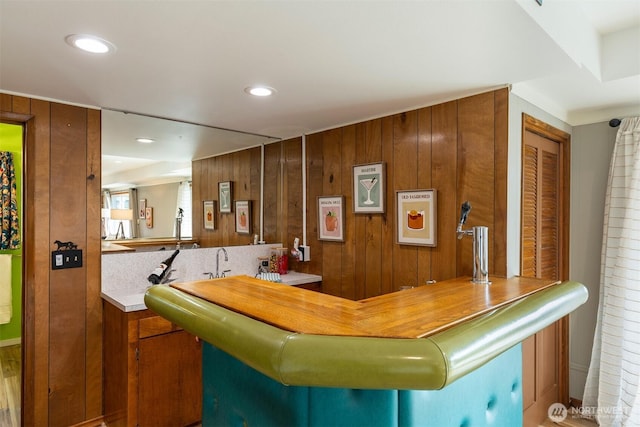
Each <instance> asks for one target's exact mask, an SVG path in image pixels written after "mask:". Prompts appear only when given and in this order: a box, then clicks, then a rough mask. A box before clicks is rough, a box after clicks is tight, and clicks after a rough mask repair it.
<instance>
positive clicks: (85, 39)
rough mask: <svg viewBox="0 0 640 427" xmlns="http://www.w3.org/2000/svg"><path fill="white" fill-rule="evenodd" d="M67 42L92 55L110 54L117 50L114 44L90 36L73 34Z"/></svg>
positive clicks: (66, 39)
mask: <svg viewBox="0 0 640 427" xmlns="http://www.w3.org/2000/svg"><path fill="white" fill-rule="evenodd" d="M65 41H66V42H67V43H68V44H69V45H70V46H73V47H76V48H78V49H81V50H84V51H85V52H90V53H109V52H113V51H115V50H116V47H115V46H114V45H113V43H110V42H108V41H106V40H103V39H101V38H99V37H96V36H91V35H88V34H71V35H69V36H67V37H66V38H65Z"/></svg>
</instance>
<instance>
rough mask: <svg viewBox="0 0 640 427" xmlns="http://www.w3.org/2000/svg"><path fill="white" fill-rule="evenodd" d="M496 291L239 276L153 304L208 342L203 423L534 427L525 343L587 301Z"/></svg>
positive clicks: (460, 283) (160, 291)
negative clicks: (527, 407)
mask: <svg viewBox="0 0 640 427" xmlns="http://www.w3.org/2000/svg"><path fill="white" fill-rule="evenodd" d="M492 280H493V284H492V285H478V284H473V283H471V282H470V281H469V278H459V279H455V280H447V281H443V282H440V283H437V284H434V285H426V286H421V287H417V288H412V289H408V290H402V291H398V292H394V293H390V294H386V295H381V296H377V297H374V298H369V299H365V300H361V301H351V300H347V299H344V298H339V297H335V296H330V295H324V294H320V293H317V292H313V291H307V290H303V289H296V288H293V287H290V286H284V285H280V284H276V283H270V282H264V281H261V280H257V279H254V278H251V277H246V276H236V277H229V278H223V279H215V280H205V281H197V282H190V283H180V284H175V285H172V286H154V287H151V288H150V289H149V290H148V291H147V293H146V295H145V304H146V305H147V307H149V308H150V309H151V310H153V311H156V312H157V313H159V314H160V315H161V316H163V317H166V318H167V319H168V320H170V321H171V322H173V323H176V324H178V325H180V326H181V327H183V328H184V329H185V330H187V331H189V332H191V333H192V334H194V335H196V336H199V337H201V338H202V339H203V340H204V341H205V345H204V346H203V400H202V402H203V420H202V421H203V425H207V426H209V425H211V426H217V425H220V426H226V425H273V426H277V425H291V426H300V427H303V426H306V427H311V426H324V425H334V426H341V425H344V426H348V425H367V426H380V427H388V426H398V427H399V426H407V427H411V426H433V427H436V426H437V427H442V426H461V425H481V426H482V425H487V426H489V425H505V426H506V425H509V426H511V425H521V424H522V387H521V384H522V353H521V346H520V343H521V342H522V341H523V340H524V339H526V338H527V337H529V336H531V335H533V334H534V333H536V332H538V331H540V330H541V329H543V328H545V327H546V326H548V325H549V324H551V323H553V322H555V321H556V320H558V319H559V318H561V317H563V316H565V315H567V314H568V313H570V312H571V311H573V310H574V309H575V308H577V307H578V306H580V305H581V304H583V303H584V302H585V301H586V299H587V290H586V288H585V287H584V286H583V285H582V284H580V283H576V282H564V283H558V282H555V281H548V280H536V279H524V278H511V279H500V278H492ZM264 402H269V404H268V405H265V404H263V403H264ZM328 408H331V410H328Z"/></svg>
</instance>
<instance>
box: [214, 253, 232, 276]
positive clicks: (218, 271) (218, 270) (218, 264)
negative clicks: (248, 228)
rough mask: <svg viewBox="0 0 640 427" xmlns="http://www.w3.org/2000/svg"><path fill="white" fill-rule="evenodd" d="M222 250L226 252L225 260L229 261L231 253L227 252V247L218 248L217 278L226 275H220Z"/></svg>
mask: <svg viewBox="0 0 640 427" xmlns="http://www.w3.org/2000/svg"><path fill="white" fill-rule="evenodd" d="M220 251H222V252H224V260H225V261H229V254H227V250H226V249H225V248H220V249H218V252H216V279H217V278H219V277H224V273H222V276H220ZM227 271H228V270H227Z"/></svg>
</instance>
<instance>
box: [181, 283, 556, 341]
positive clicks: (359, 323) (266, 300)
mask: <svg viewBox="0 0 640 427" xmlns="http://www.w3.org/2000/svg"><path fill="white" fill-rule="evenodd" d="M492 280H493V284H492V285H488V286H487V285H477V284H473V283H471V282H470V278H468V277H464V278H458V279H453V280H447V281H443V282H440V283H436V284H433V285H425V286H420V287H416V288H412V289H406V290H402V291H399V292H393V293H390V294H385V295H381V296H377V297H373V298H369V299H365V300H360V301H351V300H347V299H344V298H339V297H335V296H331V295H327V294H321V293H318V292H308V291H306V290H303V289H297V288H294V287H290V286H282V285H280V284H277V283H270V282H265V281H263V280H258V279H254V278H251V277H248V276H236V277H228V278H223V279H214V280H203V281H198V282H189V283H181V284H175V285H172V286H173V287H174V288H176V289H179V290H181V291H183V292H186V293H188V294H191V295H194V296H196V297H199V298H202V299H204V300H206V301H209V302H211V303H214V304H217V305H219V306H221V307H225V308H228V309H230V310H232V311H234V312H236V313H240V314H243V315H245V316H249V317H251V318H253V319H256V320H260V321H262V322H264V323H267V324H270V325H273V326H276V327H278V328H281V329H284V330H287V331H291V332H298V333H303V334H317V335H335V336H360V337H386V338H422V337H426V336H429V335H433V334H435V333H437V332H440V331H443V330H445V329H447V328H450V327H452V326H455V325H457V324H460V323H462V322H464V321H466V320H469V319H472V318H474V317H476V316H479V315H482V314H485V313H487V312H490V311H492V310H495V309H497V308H499V307H502V306H505V305H507V304H510V303H512V302H514V301H516V300H518V299H520V298H522V297H525V296H527V295H531V294H533V293H535V292H538V291H541V290H543V289H546V288H548V287H550V286H553V285H556V284H558V282H557V281H552V280H539V279H530V278H519V277H514V278H511V279H502V278H492Z"/></svg>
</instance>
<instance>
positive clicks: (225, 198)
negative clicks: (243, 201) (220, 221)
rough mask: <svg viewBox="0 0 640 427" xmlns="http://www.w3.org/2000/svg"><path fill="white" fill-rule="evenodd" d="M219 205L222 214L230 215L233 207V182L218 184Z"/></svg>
mask: <svg viewBox="0 0 640 427" xmlns="http://www.w3.org/2000/svg"><path fill="white" fill-rule="evenodd" d="M218 203H220V213H230V212H231V210H232V205H233V181H224V182H219V183H218Z"/></svg>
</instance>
